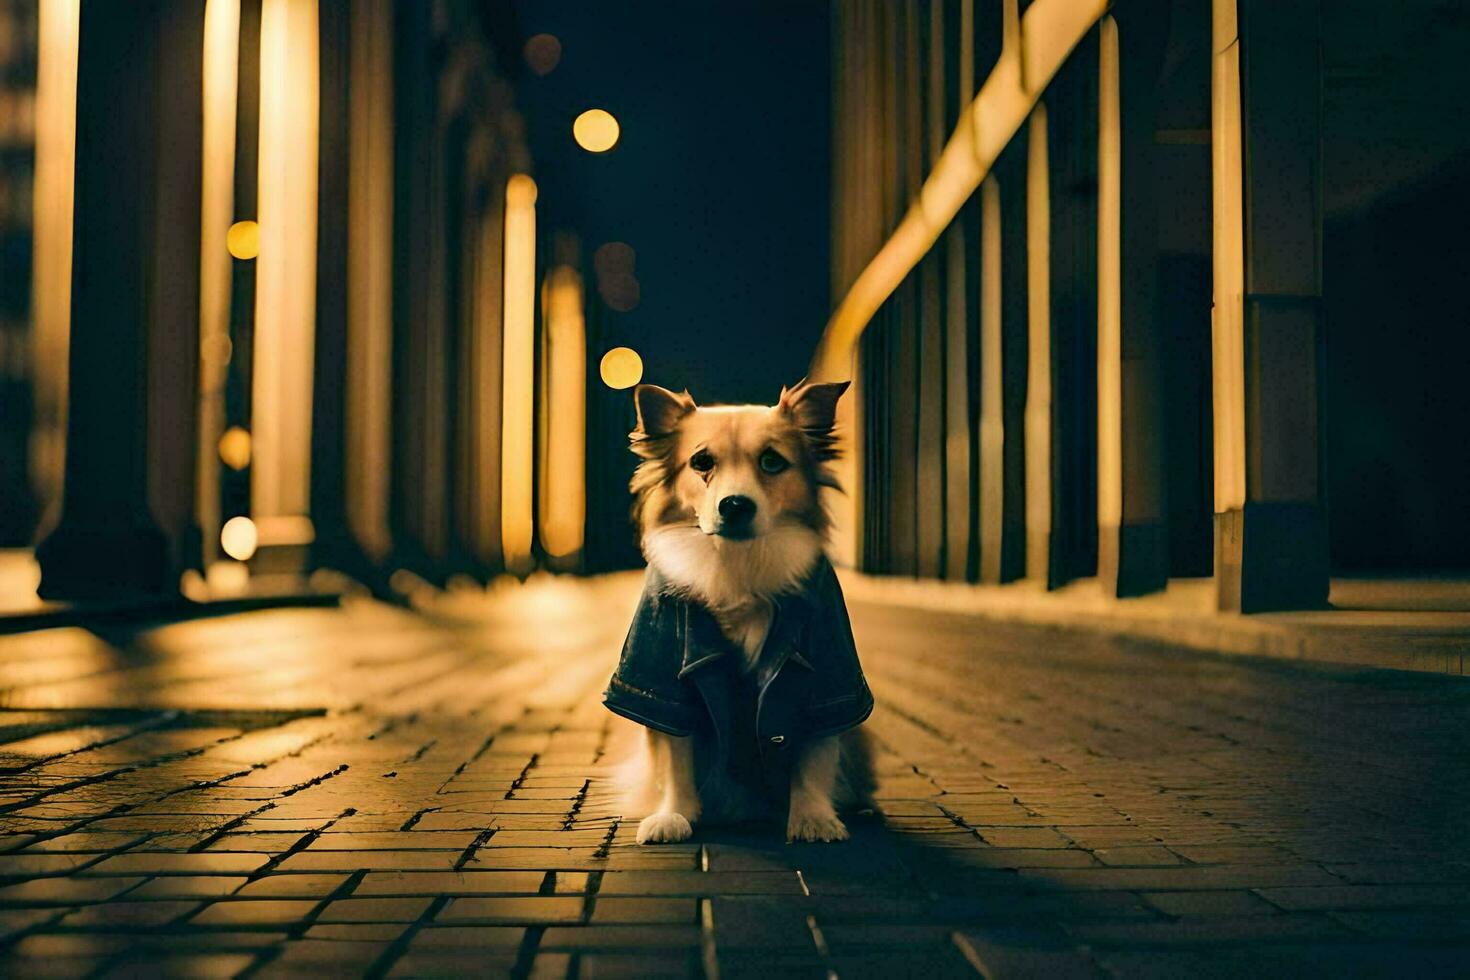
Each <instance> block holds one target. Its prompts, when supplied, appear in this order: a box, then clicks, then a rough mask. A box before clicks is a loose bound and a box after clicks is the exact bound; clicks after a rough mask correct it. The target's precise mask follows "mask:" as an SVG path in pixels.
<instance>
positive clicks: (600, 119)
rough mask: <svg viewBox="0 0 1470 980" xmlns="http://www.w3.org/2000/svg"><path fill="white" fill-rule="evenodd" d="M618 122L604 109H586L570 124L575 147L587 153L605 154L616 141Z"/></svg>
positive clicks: (618, 131)
mask: <svg viewBox="0 0 1470 980" xmlns="http://www.w3.org/2000/svg"><path fill="white" fill-rule="evenodd" d="M621 131H622V130H621V128H620V127H619V126H618V121H617V119H615V118H614V117H613V114H612V113H610V112H608V111H607V110H606V109H588V110H587V111H586V112H584V113H582V114H581V115H580V116H578V117H577V118H576V121H575V122H573V123H572V136H573V138H575V139H576V141H577V145H578V146H580V147H581V148H582V149H584V150H586V151H588V152H589V153H605V152H607V151H608V150H611V149H612V148H613V146H614V144H616V143H617V141H618V134H619V133H620V132H621Z"/></svg>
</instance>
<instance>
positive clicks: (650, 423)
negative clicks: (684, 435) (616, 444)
mask: <svg viewBox="0 0 1470 980" xmlns="http://www.w3.org/2000/svg"><path fill="white" fill-rule="evenodd" d="M633 407H634V408H635V409H636V410H637V412H638V427H637V428H636V429H634V430H633V434H634V435H635V436H642V437H644V438H648V439H657V438H658V437H659V436H666V435H668V434H670V433H671V432H673V431H674V430H675V429H677V428H678V427H679V423H680V422H682V421H683V420H684V416H686V415H688V414H689V413H690V412H692V411H694V407H695V406H694V399H693V398H690V397H689V392H687V391H684V392H680V393H679V394H677V395H676V394H674V393H673V392H672V391H669V390H668V389H667V388H660V387H659V386H658V385H639V386H638V387H637V388H635V389H633Z"/></svg>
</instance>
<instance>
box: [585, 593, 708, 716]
mask: <svg viewBox="0 0 1470 980" xmlns="http://www.w3.org/2000/svg"><path fill="white" fill-rule="evenodd" d="M683 616H684V602H683V600H681V599H679V598H677V597H675V596H668V595H660V594H659V589H658V582H657V580H656V579H655V577H654V575H653V572H652V570H650V571H649V574H648V577H647V578H646V579H645V581H644V586H643V596H642V598H641V599H640V600H639V602H638V611H637V612H636V613H635V614H634V616H633V624H632V626H630V627H629V628H628V637H627V639H626V640H624V641H623V652H622V656H621V657H620V658H619V660H618V667H617V670H615V671H614V672H613V675H612V680H611V681H609V682H608V685H607V690H606V691H604V692H603V695H602V703H603V704H604V705H606V706H607V708H608V710H609V711H612V712H614V713H615V714H619V715H622V716H623V717H624V718H629V719H631V720H633V721H636V722H638V723H639V724H640V725H645V726H647V727H649V728H652V729H654V730H655V731H660V732H665V733H667V734H669V735H688V734H690V733H691V732H693V731H694V729H695V727H696V726H697V724H698V721H699V712H700V710H701V702H700V701H699V694H698V691H697V690H696V689H695V688H694V686H693V685H692V684H689V683H687V682H685V681H682V680H680V679H679V665H680V664H681V663H682V662H683V658H684V644H683V629H682V626H683V622H682V620H683Z"/></svg>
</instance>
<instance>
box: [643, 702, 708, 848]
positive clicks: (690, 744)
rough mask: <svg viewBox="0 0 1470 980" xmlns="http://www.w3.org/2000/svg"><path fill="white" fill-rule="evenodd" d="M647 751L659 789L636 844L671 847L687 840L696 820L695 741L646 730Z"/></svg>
mask: <svg viewBox="0 0 1470 980" xmlns="http://www.w3.org/2000/svg"><path fill="white" fill-rule="evenodd" d="M648 751H649V754H650V755H651V757H652V759H651V761H652V763H653V772H654V773H655V778H656V779H657V780H658V785H659V789H660V795H659V803H658V809H657V810H655V811H654V812H653V813H651V814H649V815H648V816H646V817H644V818H643V822H642V823H640V824H639V825H638V843H640V844H673V843H677V842H679V841H681V840H688V839H689V838H690V837H691V836H692V835H693V834H694V827H693V824H694V821H696V820H698V819H699V809H700V807H699V791H698V789H697V788H696V787H695V785H694V738H693V737H692V736H689V737H683V738H680V737H677V736H674V735H665V734H664V733H662V732H656V731H653V730H652V729H649V730H648Z"/></svg>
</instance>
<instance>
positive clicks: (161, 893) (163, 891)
mask: <svg viewBox="0 0 1470 980" xmlns="http://www.w3.org/2000/svg"><path fill="white" fill-rule="evenodd" d="M98 880H105V881H114V880H116V879H111V878H109V879H98ZM248 880H249V879H248V878H238V877H230V876H227V875H201V876H186V875H179V876H170V877H167V878H154V879H153V880H151V881H147V882H144V883H143V884H142V885H140V886H139V887H138V888H136V889H134V890H133V891H130V892H128V898H129V899H143V898H148V899H168V898H220V897H222V896H225V895H229V894H231V893H233V892H235V891H238V890H239V889H240V888H241V887H242V886H243V885H244V884H245V883H246V882H247V881H248Z"/></svg>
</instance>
